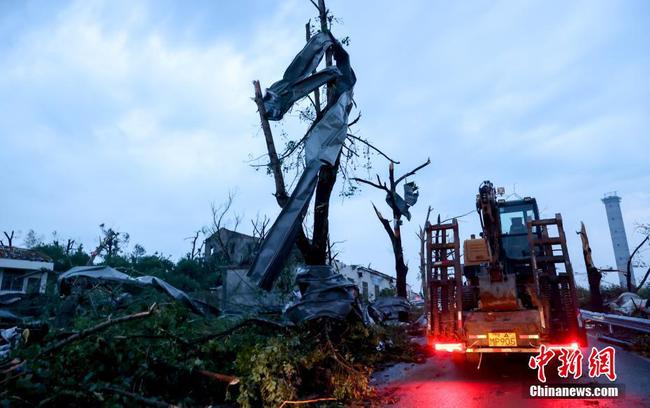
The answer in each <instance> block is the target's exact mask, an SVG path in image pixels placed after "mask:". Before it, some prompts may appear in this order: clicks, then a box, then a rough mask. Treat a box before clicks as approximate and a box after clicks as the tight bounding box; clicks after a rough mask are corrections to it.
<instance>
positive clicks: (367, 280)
mask: <svg viewBox="0 0 650 408" xmlns="http://www.w3.org/2000/svg"><path fill="white" fill-rule="evenodd" d="M335 268H336V269H337V270H338V271H339V273H340V274H341V275H343V276H345V277H346V278H350V279H351V280H352V281H353V282H354V283H355V284H356V285H357V286H358V287H359V292H360V293H361V295H362V296H363V297H364V298H367V300H370V301H373V300H375V299H376V297H377V295H378V294H379V292H381V291H382V290H383V289H389V288H394V287H395V278H393V277H392V276H388V275H385V274H383V273H381V272H378V271H375V270H373V269H370V268H366V267H364V266H359V265H346V264H344V263H343V262H338V261H336V265H335Z"/></svg>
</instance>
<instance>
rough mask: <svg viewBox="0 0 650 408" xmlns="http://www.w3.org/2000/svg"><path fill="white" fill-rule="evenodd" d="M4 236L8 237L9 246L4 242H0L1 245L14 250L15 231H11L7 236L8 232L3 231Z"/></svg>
mask: <svg viewBox="0 0 650 408" xmlns="http://www.w3.org/2000/svg"><path fill="white" fill-rule="evenodd" d="M3 234H4V235H5V237H7V245H5V244H4V242H2V240H0V245H2V246H7V247H9V249H11V248H13V245H14V244H13V242H14V230H11V233H10V234H7V231H3Z"/></svg>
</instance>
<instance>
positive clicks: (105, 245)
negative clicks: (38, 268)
mask: <svg viewBox="0 0 650 408" xmlns="http://www.w3.org/2000/svg"><path fill="white" fill-rule="evenodd" d="M99 228H100V229H101V231H102V236H100V237H99V244H98V245H97V247H96V248H95V250H94V251H92V252H91V253H90V258H88V262H87V263H86V265H88V266H90V265H92V264H93V263H94V262H95V258H96V257H97V256H98V255H100V254H101V253H102V252H104V251H105V252H106V256H105V258H106V259H109V258H111V257H113V256H116V255H118V254H119V253H120V251H121V250H122V247H123V246H124V245H126V244H127V243H128V242H129V238H130V237H129V234H128V233H126V232H120V231H115V230H114V229H113V228H106V227H105V225H104V224H103V223H102V224H100V225H99ZM53 236H55V239H54V244H55V245H59V243H58V239H57V238H56V231H55V232H54V233H53Z"/></svg>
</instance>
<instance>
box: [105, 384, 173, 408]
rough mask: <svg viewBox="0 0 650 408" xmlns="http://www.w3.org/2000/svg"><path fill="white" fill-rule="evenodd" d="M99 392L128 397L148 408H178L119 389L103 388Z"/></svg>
mask: <svg viewBox="0 0 650 408" xmlns="http://www.w3.org/2000/svg"><path fill="white" fill-rule="evenodd" d="M101 390H102V391H108V392H112V393H114V394H119V395H122V396H125V397H129V398H131V399H132V400H134V401H138V402H140V403H142V404H144V405H147V406H150V407H157V408H172V407H174V408H175V407H178V405H173V404H170V403H168V402H163V401H159V400H155V399H152V398H147V397H143V396H142V395H139V394H136V393H133V392H129V391H124V390H121V389H119V388H115V387H103V388H102V389H101Z"/></svg>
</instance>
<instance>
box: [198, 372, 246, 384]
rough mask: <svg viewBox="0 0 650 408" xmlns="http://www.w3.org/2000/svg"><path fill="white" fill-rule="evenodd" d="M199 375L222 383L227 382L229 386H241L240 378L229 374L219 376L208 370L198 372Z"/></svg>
mask: <svg viewBox="0 0 650 408" xmlns="http://www.w3.org/2000/svg"><path fill="white" fill-rule="evenodd" d="M196 372H197V373H199V374H201V375H202V376H204V377H208V378H210V379H212V380H217V381H221V382H226V383H228V385H237V384H239V377H235V376H234V375H228V374H219V373H215V372H212V371H208V370H196Z"/></svg>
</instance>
